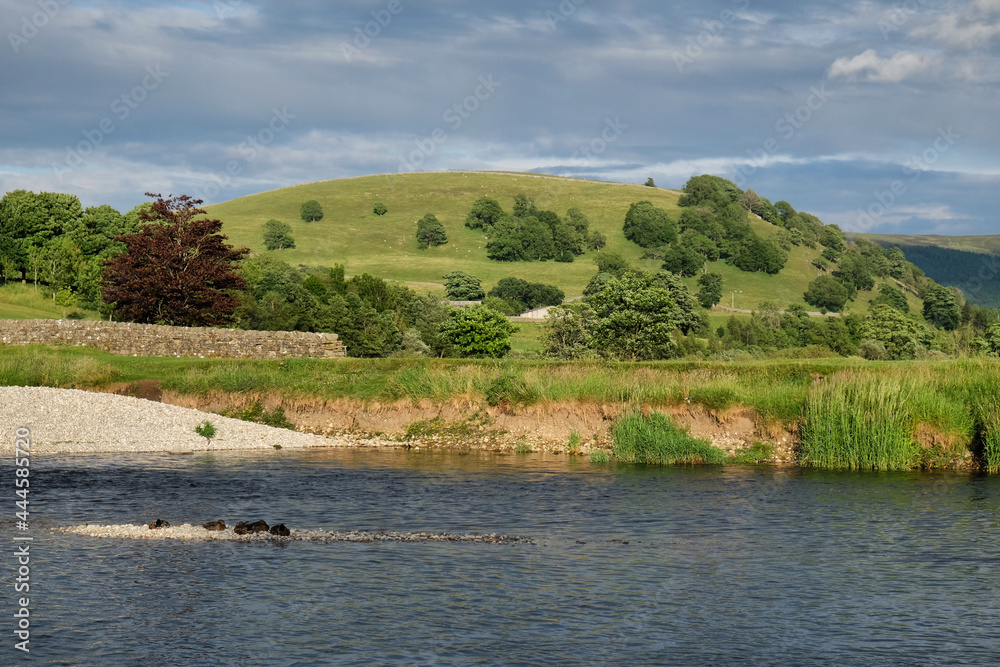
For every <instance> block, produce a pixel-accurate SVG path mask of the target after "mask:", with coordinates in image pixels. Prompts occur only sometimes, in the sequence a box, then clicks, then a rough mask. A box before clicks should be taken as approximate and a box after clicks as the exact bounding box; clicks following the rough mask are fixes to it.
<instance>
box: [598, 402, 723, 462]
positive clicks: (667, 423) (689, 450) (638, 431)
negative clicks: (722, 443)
mask: <svg viewBox="0 0 1000 667" xmlns="http://www.w3.org/2000/svg"><path fill="white" fill-rule="evenodd" d="M611 435H612V438H613V439H614V451H615V458H616V459H618V460H621V461H624V462H626V463H648V464H654V465H672V464H677V463H680V464H698V463H711V464H720V463H725V461H726V454H725V452H723V451H722V450H721V449H719V448H718V447H715V446H713V445H712V444H710V443H709V442H708V441H707V440H699V439H698V438H694V437H692V436H691V434H690V433H689V432H688V431H687V429H683V428H680V427H678V426H676V425H675V424H674V423H673V422H672V421H671V420H670V417H668V416H666V415H663V414H660V413H655V412H654V413H653V414H651V415H649V417H643V416H642V415H641V414H638V413H636V414H631V415H628V416H625V417H622V418H621V419H619V420H618V421H617V422H615V425H614V427H613V428H612V431H611Z"/></svg>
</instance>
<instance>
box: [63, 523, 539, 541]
mask: <svg viewBox="0 0 1000 667" xmlns="http://www.w3.org/2000/svg"><path fill="white" fill-rule="evenodd" d="M61 530H62V532H64V533H76V534H78V535H88V536H90V537H105V538H118V539H132V540H222V541H228V542H485V543H489V544H516V543H520V542H527V543H531V542H532V540H531V539H529V538H525V537H511V536H509V535H497V534H495V533H490V534H486V535H479V534H471V533H470V534H452V533H397V532H392V533H371V532H367V531H358V530H350V531H340V532H328V531H325V530H295V529H291V531H290V532H291V535H289V536H288V537H278V536H275V535H271V534H270V533H251V534H247V535H237V534H236V533H235V532H233V529H232V528H226V529H225V530H219V531H211V530H206V529H205V528H202V527H201V526H192V525H191V524H188V523H185V524H183V525H180V526H170V527H169V528H157V529H156V530H151V529H150V528H149V527H148V526H137V525H134V524H118V525H109V526H101V525H95V524H88V525H82V526H69V527H67V528H62V529H61Z"/></svg>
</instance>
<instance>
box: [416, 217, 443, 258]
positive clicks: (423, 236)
mask: <svg viewBox="0 0 1000 667" xmlns="http://www.w3.org/2000/svg"><path fill="white" fill-rule="evenodd" d="M447 242H448V235H447V234H446V233H445V231H444V225H442V224H441V223H440V222H439V221H438V219H437V217H436V216H435V215H434V214H433V213H428V214H427V215H425V216H424V217H422V218H420V220H418V221H417V247H418V248H420V249H421V250H426V249H427V248H429V247H434V246H439V245H444V244H445V243H447Z"/></svg>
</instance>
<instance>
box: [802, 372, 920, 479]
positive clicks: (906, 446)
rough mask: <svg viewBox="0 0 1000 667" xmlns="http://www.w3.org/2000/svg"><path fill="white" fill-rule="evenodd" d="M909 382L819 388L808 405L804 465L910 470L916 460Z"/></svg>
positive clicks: (843, 381) (847, 379)
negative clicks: (908, 403)
mask: <svg viewBox="0 0 1000 667" xmlns="http://www.w3.org/2000/svg"><path fill="white" fill-rule="evenodd" d="M912 394H913V386H912V383H910V382H904V381H900V380H898V379H894V378H874V377H871V376H868V375H867V374H864V375H855V374H849V375H844V376H842V377H839V378H835V379H833V380H831V381H830V382H827V383H824V384H823V385H821V386H819V387H817V388H815V389H814V390H813V392H812V393H811V395H810V397H809V401H808V403H807V404H806V421H805V424H804V426H803V431H802V456H801V462H802V463H803V464H805V465H809V466H815V467H819V468H838V469H848V470H909V469H911V468H913V466H914V465H915V463H916V460H917V453H918V452H917V447H916V445H915V443H914V441H913V433H914V428H915V423H914V421H913V417H912V416H911V414H910V411H909V410H908V409H907V401H908V400H909V399H910V397H911V395H912Z"/></svg>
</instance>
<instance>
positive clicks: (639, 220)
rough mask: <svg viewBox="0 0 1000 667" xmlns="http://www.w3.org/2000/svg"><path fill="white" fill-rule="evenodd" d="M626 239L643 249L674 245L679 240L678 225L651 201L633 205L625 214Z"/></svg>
mask: <svg viewBox="0 0 1000 667" xmlns="http://www.w3.org/2000/svg"><path fill="white" fill-rule="evenodd" d="M624 231H625V238H627V239H628V240H629V241H632V242H633V243H636V244H638V245H640V246H642V247H643V248H656V247H659V246H664V245H667V244H668V243H673V242H674V240H675V239H676V238H677V223H676V222H674V221H673V220H671V219H670V216H669V215H667V212H666V211H665V210H663V209H662V208H658V207H656V206H654V205H653V203H652V202H649V201H640V202H636V203H634V204H632V205H631V206H630V207H629V209H628V213H626V214H625V225H624Z"/></svg>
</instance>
